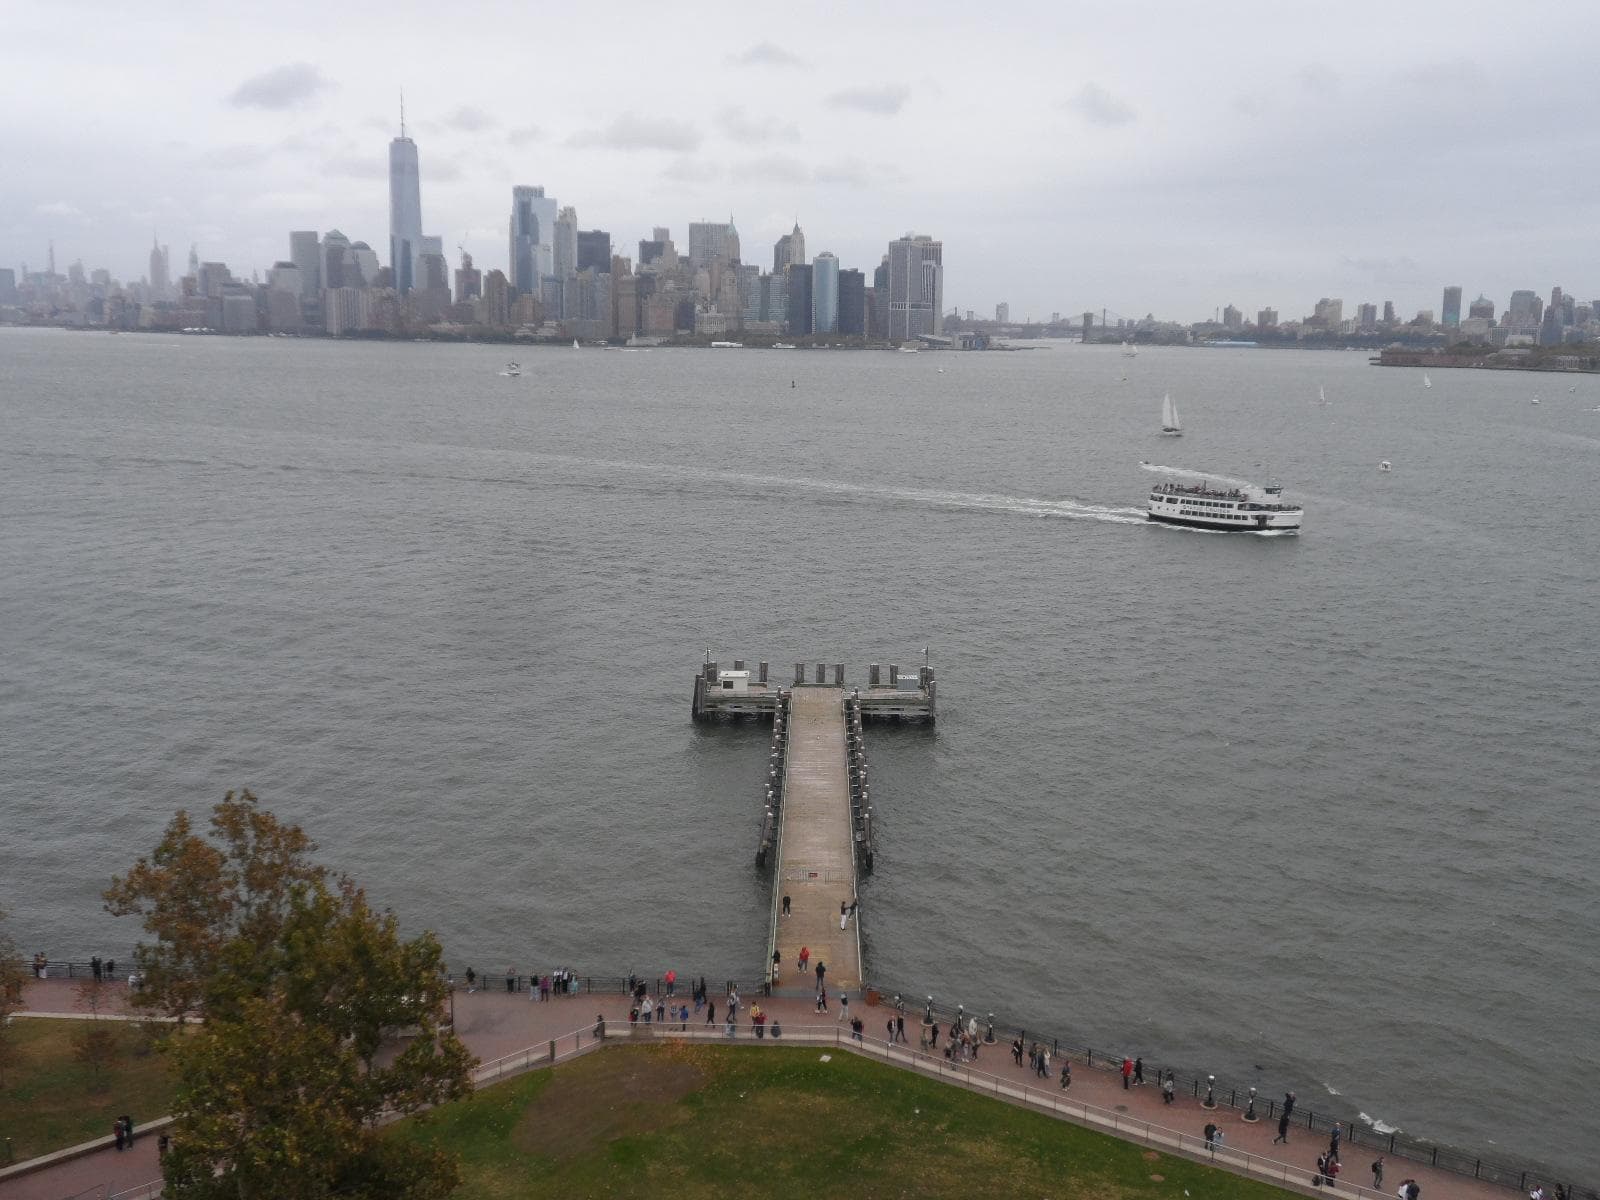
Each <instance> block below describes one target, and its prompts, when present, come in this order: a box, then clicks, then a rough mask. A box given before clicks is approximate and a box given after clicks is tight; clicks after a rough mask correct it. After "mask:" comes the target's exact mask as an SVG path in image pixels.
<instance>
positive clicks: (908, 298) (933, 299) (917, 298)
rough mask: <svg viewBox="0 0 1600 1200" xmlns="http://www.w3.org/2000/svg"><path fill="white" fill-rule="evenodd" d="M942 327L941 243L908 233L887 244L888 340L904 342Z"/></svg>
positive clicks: (924, 235)
mask: <svg viewBox="0 0 1600 1200" xmlns="http://www.w3.org/2000/svg"><path fill="white" fill-rule="evenodd" d="M943 328H944V243H943V242H936V241H934V240H933V239H932V238H931V237H928V236H927V235H926V234H917V233H908V234H906V235H905V237H903V238H897V239H896V240H894V241H892V242H890V243H889V338H890V340H891V341H896V342H904V341H909V340H911V339H912V338H915V337H918V336H920V335H922V334H925V333H928V334H936V333H938V332H939V331H940V330H941V329H943Z"/></svg>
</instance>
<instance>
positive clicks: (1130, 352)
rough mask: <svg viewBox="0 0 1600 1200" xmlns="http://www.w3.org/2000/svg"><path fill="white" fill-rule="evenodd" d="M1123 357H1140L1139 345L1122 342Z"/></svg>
mask: <svg viewBox="0 0 1600 1200" xmlns="http://www.w3.org/2000/svg"><path fill="white" fill-rule="evenodd" d="M1122 357H1123V358H1138V357H1139V348H1138V347H1137V346H1130V345H1128V343H1127V342H1123V343H1122Z"/></svg>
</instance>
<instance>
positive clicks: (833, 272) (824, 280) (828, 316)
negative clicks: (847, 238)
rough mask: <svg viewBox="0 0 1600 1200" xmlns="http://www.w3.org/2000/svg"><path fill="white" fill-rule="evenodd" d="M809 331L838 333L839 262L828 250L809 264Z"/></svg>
mask: <svg viewBox="0 0 1600 1200" xmlns="http://www.w3.org/2000/svg"><path fill="white" fill-rule="evenodd" d="M811 331H812V332H813V333H837V332H839V260H838V258H837V257H836V256H835V255H834V254H833V253H832V252H831V251H828V250H824V251H823V252H822V253H821V254H819V255H817V257H816V258H815V259H814V260H813V261H812V263H811Z"/></svg>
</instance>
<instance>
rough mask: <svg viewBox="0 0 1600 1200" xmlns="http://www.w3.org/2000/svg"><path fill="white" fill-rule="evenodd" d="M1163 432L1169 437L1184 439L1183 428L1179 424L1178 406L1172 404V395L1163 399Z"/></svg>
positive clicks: (1169, 393) (1167, 395) (1169, 394)
mask: <svg viewBox="0 0 1600 1200" xmlns="http://www.w3.org/2000/svg"><path fill="white" fill-rule="evenodd" d="M1161 432H1162V433H1164V434H1166V435H1167V436H1168V437H1182V436H1183V426H1182V425H1180V424H1178V406H1177V405H1176V404H1174V403H1173V402H1172V393H1171V392H1168V393H1167V394H1166V395H1165V396H1162V397H1161Z"/></svg>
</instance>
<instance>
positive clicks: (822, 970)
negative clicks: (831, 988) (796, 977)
mask: <svg viewBox="0 0 1600 1200" xmlns="http://www.w3.org/2000/svg"><path fill="white" fill-rule="evenodd" d="M827 973H828V964H827V963H825V962H823V961H822V960H821V959H820V958H819V959H817V986H818V987H821V986H822V977H823V976H824V975H826V974H827Z"/></svg>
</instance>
